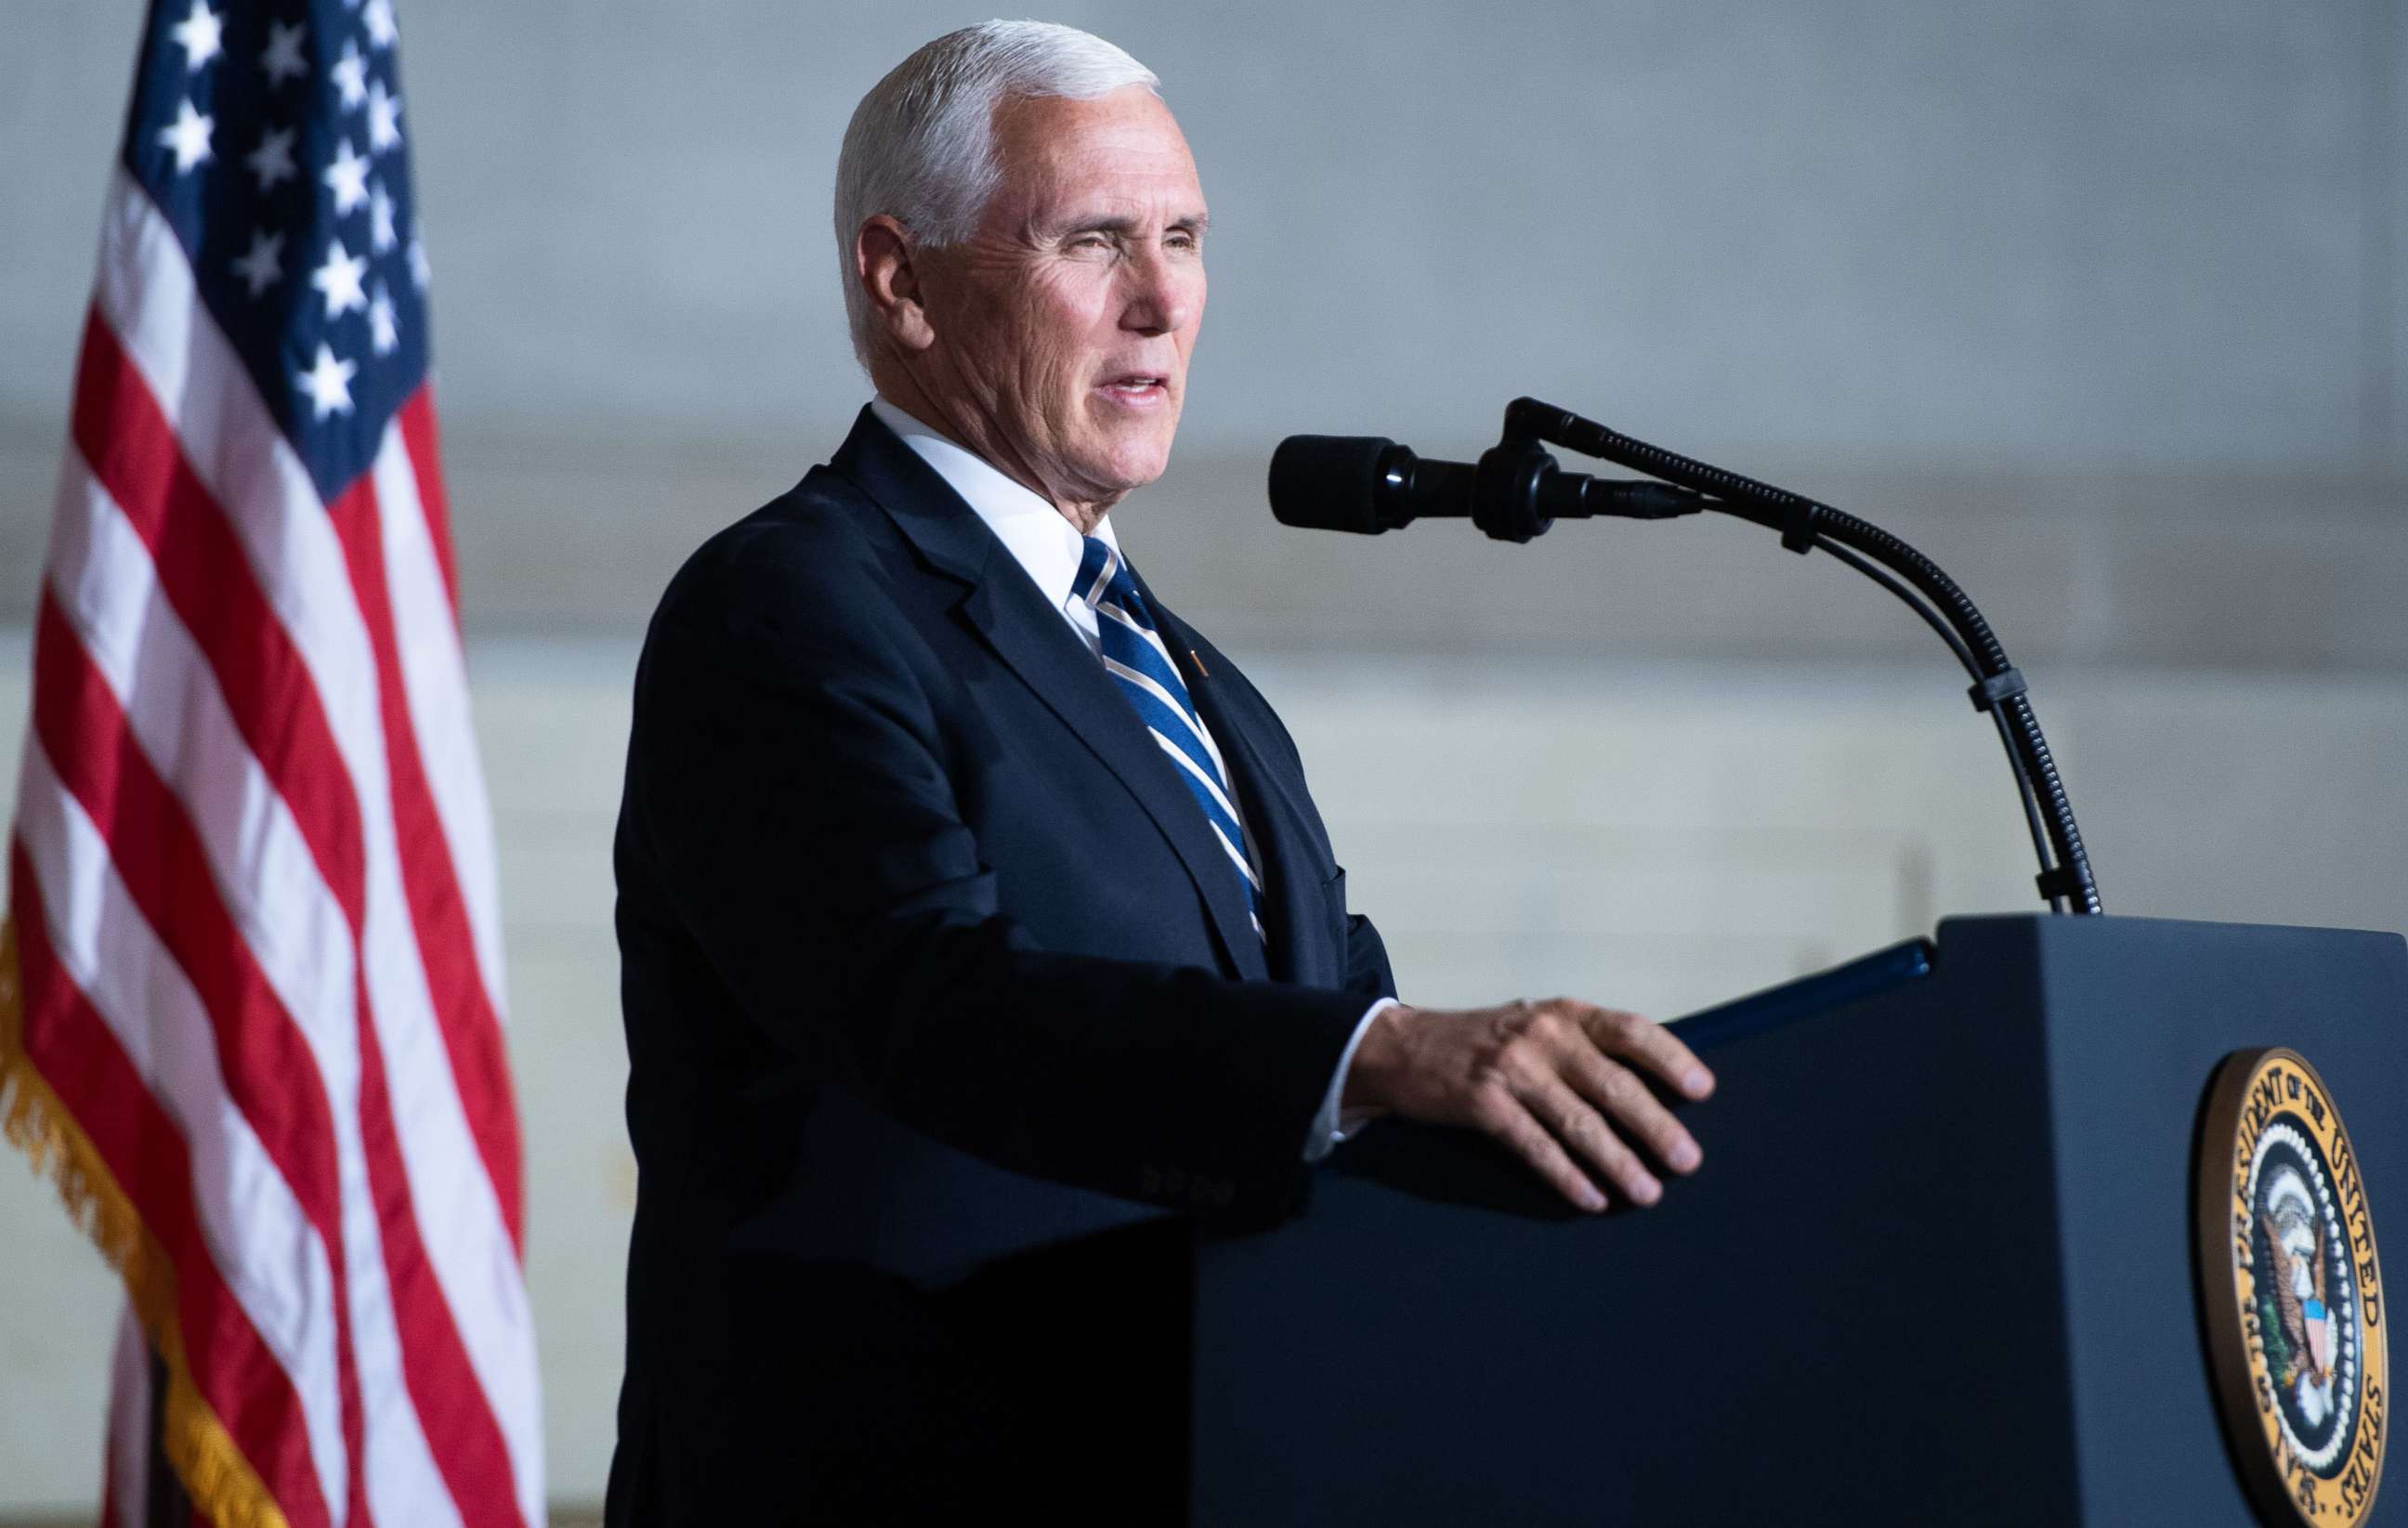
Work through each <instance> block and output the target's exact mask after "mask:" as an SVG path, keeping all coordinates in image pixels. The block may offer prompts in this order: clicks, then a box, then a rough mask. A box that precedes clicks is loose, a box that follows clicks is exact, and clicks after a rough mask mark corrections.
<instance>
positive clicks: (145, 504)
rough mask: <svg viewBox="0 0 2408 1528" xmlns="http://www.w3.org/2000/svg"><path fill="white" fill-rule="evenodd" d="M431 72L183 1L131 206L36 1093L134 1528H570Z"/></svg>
mask: <svg viewBox="0 0 2408 1528" xmlns="http://www.w3.org/2000/svg"><path fill="white" fill-rule="evenodd" d="M394 45H395V31H394V16H393V9H392V6H391V3H390V0H366V3H365V4H363V3H361V0H348V3H344V0H257V3H253V0H154V4H153V5H152V6H151V7H150V14H149V17H148V19H147V21H146V22H145V29H144V33H143V39H142V48H141V52H140V55H139V59H138V62H137V64H136V75H135V82H134V97H133V103H132V106H131V107H130V109H129V110H128V112H127V116H126V125H125V140H124V144H123V148H122V152H121V154H120V157H119V159H118V162H117V164H115V165H114V167H113V171H112V173H111V175H110V178H109V182H108V195H107V205H106V208H105V211H104V214H103V225H102V232H101V241H100V259H99V274H98V277H97V279H96V281H95V290H94V293H93V302H92V307H91V311H90V314H89V317H88V319H87V322H86V326H85V329H84V336H83V348H82V354H81V357H80V359H79V364H78V369H77V374H76V381H75V394H74V402H73V416H72V424H71V427H70V430H69V440H68V447H67V451H66V460H65V470H64V473H63V475H62V483H61V489H60V493H59V499H58V505H57V521H56V524H55V527H54V530H53V535H52V540H51V544H50V555H49V560H48V564H47V566H46V569H45V578H44V581H43V585H42V589H41V593H40V601H39V607H38V615H37V617H36V634H35V649H34V669H35V673H34V692H33V693H34V705H33V710H34V715H33V725H32V727H31V729H30V732H29V736H28V740H27V744H26V748H25V753H24V759H23V764H22V777H21V782H20V792H19V797H18V816H17V821H16V824H15V830H14V832H13V834H12V835H11V836H10V838H9V842H8V846H7V848H8V871H7V886H8V895H9V915H10V922H11V923H12V924H13V933H14V937H13V958H12V955H11V953H10V951H9V950H8V949H7V945H8V943H9V941H7V940H5V939H0V1083H5V1084H6V1088H7V1099H8V1107H7V1123H8V1127H9V1132H10V1134H11V1135H13V1136H14V1137H15V1138H16V1139H17V1140H18V1141H19V1142H20V1143H21V1144H22V1145H24V1146H26V1147H27V1148H28V1149H29V1150H32V1151H33V1152H34V1153H35V1155H36V1157H37V1159H39V1160H41V1161H43V1162H44V1163H45V1164H47V1166H48V1167H49V1168H50V1171H51V1172H52V1173H53V1174H54V1175H55V1176H56V1177H57V1178H58V1180H59V1182H60V1184H61V1187H62V1189H63V1190H64V1192H65V1195H66V1197H67V1199H68V1201H69V1203H70V1205H71V1206H73V1207H75V1208H76V1209H77V1211H78V1212H79V1214H80V1215H81V1216H82V1217H83V1218H84V1219H85V1221H87V1223H88V1224H89V1225H90V1226H91V1228H92V1230H93V1234H94V1235H95V1236H96V1237H97V1238H98V1240H99V1242H100V1244H101V1246H102V1248H103V1250H104V1251H105V1252H106V1253H107V1254H108V1256H109V1257H110V1258H111V1260H112V1261H113V1262H114V1263H116V1264H117V1265H118V1266H119V1268H120V1269H121V1270H122V1274H123V1276H124V1280H125V1284H126V1289H127V1292H128V1296H129V1300H128V1304H129V1328H128V1330H129V1335H130V1336H131V1338H132V1342H131V1343H130V1344H126V1343H122V1344H121V1351H120V1355H119V1362H118V1365H117V1370H116V1378H115V1382H114V1388H113V1392H112V1400H111V1414H110V1417H109V1422H108V1428H109V1441H108V1450H107V1453H108V1464H107V1466H106V1469H105V1472H104V1473H105V1485H104V1514H105V1521H108V1522H111V1523H114V1524H122V1525H123V1528H134V1525H136V1524H139V1523H145V1522H150V1521H162V1518H161V1512H162V1507H163V1505H165V1504H163V1502H162V1500H161V1496H162V1494H163V1493H166V1494H173V1493H176V1492H181V1493H183V1494H184V1496H185V1497H186V1498H187V1499H188V1500H189V1503H190V1506H191V1509H192V1511H193V1514H195V1515H197V1516H199V1517H201V1518H202V1519H204V1520H206V1521H214V1522H216V1523H218V1524H220V1525H222V1528H227V1525H233V1524H238V1523H239V1524H254V1523H255V1524H291V1525H294V1528H311V1525H317V1524H369V1523H375V1524H381V1525H384V1528H427V1525H440V1524H452V1523H459V1524H464V1525H468V1528H482V1525H486V1524H521V1525H528V1528H531V1525H533V1524H536V1523H538V1522H540V1521H542V1502H543V1463H542V1443H541V1435H540V1418H539V1414H538V1394H537V1385H536V1357H535V1333H534V1327H533V1324H532V1321H531V1320H530V1317H529V1313H528V1307H527V1295H526V1280H525V1276H524V1273H523V1262H522V1225H523V1201H522V1184H521V1162H520V1144H519V1132H518V1121H517V1116H516V1111H515V1107H514V1105H513V1102H512V1099H511V1092H510V1082H509V1068H508V1062H507V1057H506V1055H505V1051H504V1044H503V1035H502V1027H501V1020H502V1010H503V1003H502V952H501V944H500V937H499V920H498V916H497V910H496V906H495V902H496V894H495V864H494V846H493V835H492V826H491V821H490V811H489V808H488V806H487V803H486V798H485V793H484V786H483V782H482V780H481V778H480V774H479V768H478V763H477V753H476V747H475V740H474V738H473V736H472V735H471V733H470V727H469V712H468V693H467V687H466V675H465V670H464V665H463V658H462V650H461V641H460V632H459V625H458V621H457V616H456V606H455V578H454V573H453V568H452V560H451V550H450V533H449V530H448V527H447V521H446V509H445V506H444V497H443V490H442V480H441V478H440V477H439V475H438V472H437V454H436V428H435V411H434V407H433V405H432V403H431V402H430V401H429V393H428V384H427V307H426V282H427V264H426V259H425V255H424V251H423V246H422V245H421V243H420V239H419V231H418V220H417V215H416V211H415V208H414V207H413V206H412V204H411V201H410V190H409V137H410V134H411V131H412V130H411V127H410V119H409V117H408V116H407V114H406V113H405V111H404V107H403V96H402V91H401V79H400V74H399V70H398V66H397V64H396V61H395V55H394ZM153 1449H159V1450H162V1451H164V1454H165V1458H166V1459H167V1460H168V1461H170V1462H171V1463H172V1464H173V1467H174V1479H173V1480H172V1481H171V1480H170V1479H169V1478H167V1477H166V1476H165V1474H164V1473H163V1472H160V1471H157V1470H154V1469H152V1468H150V1459H151V1451H152V1450H153ZM179 1505H180V1504H179ZM171 1510H172V1508H171Z"/></svg>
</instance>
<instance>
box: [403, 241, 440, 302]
mask: <svg viewBox="0 0 2408 1528" xmlns="http://www.w3.org/2000/svg"><path fill="white" fill-rule="evenodd" d="M434 278H435V267H434V265H433V264H429V263H428V261H427V258H426V241H425V240H424V239H423V238H414V239H411V240H410V241H409V280H410V284H411V285H413V286H415V287H416V288H418V290H419V291H421V292H424V291H425V290H426V283H427V282H429V281H431V280H433V279H434Z"/></svg>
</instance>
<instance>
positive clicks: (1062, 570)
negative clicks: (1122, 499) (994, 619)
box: [869, 396, 1120, 610]
mask: <svg viewBox="0 0 2408 1528" xmlns="http://www.w3.org/2000/svg"><path fill="white" fill-rule="evenodd" d="M869 411H870V412H871V413H873V414H876V415H877V416H878V419H879V422H881V423H882V424H884V425H885V426H886V427H887V428H888V429H890V430H892V431H894V432H895V433H896V436H900V437H901V438H902V441H903V444H905V445H906V446H909V447H910V448H911V450H913V451H915V452H917V453H918V455H919V457H920V460H922V461H923V462H925V463H927V464H928V465H929V466H931V467H933V468H935V469H936V473H937V476H938V477H939V478H943V479H944V480H945V483H946V486H947V487H949V488H951V489H952V490H953V492H954V493H958V494H960V495H961V496H962V502H963V503H965V504H967V505H968V506H969V507H970V512H971V513H972V514H975V515H977V516H978V518H979V519H980V520H982V521H984V522H985V523H986V528H987V529H988V530H990V531H993V532H994V533H995V538H996V540H998V541H1000V542H1002V543H1003V546H1004V550H1006V551H1009V552H1011V556H1012V561H1014V562H1016V563H1018V564H1020V565H1021V567H1022V568H1023V569H1024V570H1025V572H1026V573H1027V574H1028V577H1029V578H1030V579H1031V580H1033V581H1034V582H1035V583H1036V585H1037V587H1038V590H1039V592H1040V593H1043V594H1044V596H1045V597H1046V599H1047V600H1048V601H1050V602H1052V604H1053V606H1054V608H1055V609H1057V610H1058V609H1060V608H1062V607H1064V606H1065V605H1067V604H1068V603H1069V600H1070V591H1071V587H1072V586H1073V585H1074V584H1076V583H1077V582H1078V579H1079V563H1080V560H1081V559H1082V557H1084V556H1085V554H1086V550H1087V545H1086V541H1085V538H1084V537H1082V536H1080V535H1079V528H1078V527H1077V526H1075V525H1073V524H1071V523H1070V522H1069V521H1067V520H1065V519H1063V518H1062V511H1060V510H1059V509H1056V508H1054V506H1053V505H1051V504H1049V503H1047V502H1046V500H1045V499H1044V498H1043V497H1042V496H1041V495H1039V494H1038V493H1032V492H1031V491H1030V490H1029V489H1027V488H1026V487H1025V486H1024V485H1022V484H1020V483H1018V482H1015V481H1013V480H1012V479H1011V478H1008V477H1006V476H1005V475H1004V474H1003V472H1002V470H1001V469H999V468H998V467H996V465H995V464H993V463H991V462H989V461H987V460H986V459H985V458H984V457H982V456H980V455H979V454H977V453H976V452H975V451H971V450H967V449H966V448H964V447H961V446H958V445H955V444H954V443H953V441H951V440H948V439H946V438H945V437H944V436H941V435H939V434H938V433H937V432H936V430H935V429H933V428H932V427H930V426H929V425H927V424H925V423H923V422H921V421H919V420H918V419H916V418H914V417H913V416H911V415H910V414H907V413H905V412H904V411H903V410H902V409H900V408H897V407H896V406H895V405H893V404H891V403H889V402H887V401H886V399H885V398H884V397H883V396H879V397H873V398H871V399H870V400H869ZM1096 536H1097V538H1098V539H1100V540H1101V541H1102V542H1103V543H1104V544H1105V545H1106V546H1109V547H1111V549H1112V550H1114V551H1115V552H1117V551H1119V550H1120V540H1119V538H1118V537H1117V536H1114V535H1113V534H1112V520H1111V515H1109V514H1107V515H1106V516H1105V517H1104V518H1103V520H1102V521H1099V522H1098V523H1097V526H1096Z"/></svg>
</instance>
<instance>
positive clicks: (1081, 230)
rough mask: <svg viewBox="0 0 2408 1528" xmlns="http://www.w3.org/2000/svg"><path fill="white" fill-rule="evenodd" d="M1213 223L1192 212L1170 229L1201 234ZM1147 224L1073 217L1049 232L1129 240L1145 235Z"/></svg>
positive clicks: (1131, 220) (1103, 218) (1061, 234)
mask: <svg viewBox="0 0 2408 1528" xmlns="http://www.w3.org/2000/svg"><path fill="white" fill-rule="evenodd" d="M1211 221H1212V220H1211V217H1210V216H1209V215H1207V214H1205V213H1202V212H1190V213H1188V214H1187V215H1186V216H1185V217H1183V218H1176V219H1173V220H1172V221H1171V222H1170V229H1171V231H1172V232H1174V233H1177V232H1182V231H1184V232H1186V233H1190V234H1201V233H1203V232H1204V230H1205V229H1206V228H1208V227H1210V226H1211ZM1146 227H1147V224H1146V223H1145V222H1144V221H1141V220H1140V219H1137V218H1121V217H1095V218H1077V217H1073V218H1066V219H1064V220H1063V221H1061V222H1060V223H1058V224H1057V225H1055V226H1054V228H1052V229H1051V230H1049V232H1051V233H1052V234H1054V236H1057V237H1068V236H1070V235H1072V234H1110V235H1111V236H1113V237H1115V238H1129V237H1132V236H1137V235H1140V234H1142V233H1144V232H1145V230H1146Z"/></svg>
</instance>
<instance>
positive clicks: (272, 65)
mask: <svg viewBox="0 0 2408 1528" xmlns="http://www.w3.org/2000/svg"><path fill="white" fill-rule="evenodd" d="M304 32H305V28H304V27H303V26H302V24H301V23H300V22H299V21H295V22H294V23H293V24H292V25H291V26H287V25H285V24H284V23H283V22H282V21H270V22H268V23H267V47H266V49H265V50H264V51H262V52H261V53H260V55H259V66H260V68H261V69H263V70H265V72H266V74H267V84H268V88H269V89H271V90H273V89H274V88H275V87H277V86H279V85H281V84H282V83H284V82H285V81H286V80H288V79H303V78H306V77H307V76H308V73H309V61H308V60H307V59H305V58H303V57H302V56H301V39H302V36H303V35H304Z"/></svg>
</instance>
